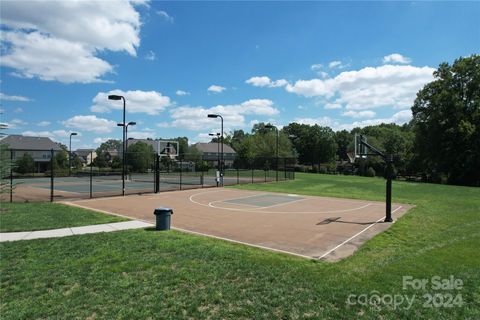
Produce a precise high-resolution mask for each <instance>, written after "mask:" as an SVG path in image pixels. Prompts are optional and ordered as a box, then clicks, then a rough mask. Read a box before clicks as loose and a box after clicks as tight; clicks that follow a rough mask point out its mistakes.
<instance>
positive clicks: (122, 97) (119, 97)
mask: <svg viewBox="0 0 480 320" xmlns="http://www.w3.org/2000/svg"><path fill="white" fill-rule="evenodd" d="M108 100H123V122H122V123H118V124H117V126H119V127H122V131H123V144H122V158H123V159H122V160H123V161H122V195H123V196H124V195H125V140H126V139H125V97H124V96H119V95H115V94H111V95H109V96H108Z"/></svg>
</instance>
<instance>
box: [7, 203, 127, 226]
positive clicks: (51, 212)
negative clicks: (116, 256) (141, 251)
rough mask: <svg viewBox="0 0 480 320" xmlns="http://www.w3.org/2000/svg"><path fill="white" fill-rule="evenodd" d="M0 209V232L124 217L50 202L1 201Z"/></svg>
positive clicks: (72, 224)
mask: <svg viewBox="0 0 480 320" xmlns="http://www.w3.org/2000/svg"><path fill="white" fill-rule="evenodd" d="M1 208H2V210H1V211H0V232H13V231H33V230H45V229H57V228H66V227H80V226H87V225H90V224H101V223H110V222H119V221H125V220H127V219H125V218H121V217H115V216H110V215H106V214H101V213H98V212H93V211H90V210H85V209H81V208H74V207H70V206H66V205H63V204H57V203H50V202H36V203H2V205H1Z"/></svg>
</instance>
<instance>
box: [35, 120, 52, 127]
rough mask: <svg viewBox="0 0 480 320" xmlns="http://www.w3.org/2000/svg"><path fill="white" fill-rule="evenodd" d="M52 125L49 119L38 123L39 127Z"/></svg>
mask: <svg viewBox="0 0 480 320" xmlns="http://www.w3.org/2000/svg"><path fill="white" fill-rule="evenodd" d="M49 125H50V122H49V121H40V122H38V123H37V126H39V127H48V126H49Z"/></svg>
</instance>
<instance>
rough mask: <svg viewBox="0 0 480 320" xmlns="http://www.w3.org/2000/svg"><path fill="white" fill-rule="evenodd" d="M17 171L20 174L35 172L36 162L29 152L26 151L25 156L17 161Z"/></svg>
mask: <svg viewBox="0 0 480 320" xmlns="http://www.w3.org/2000/svg"><path fill="white" fill-rule="evenodd" d="M15 168H16V169H15V171H16V172H18V173H20V174H26V173H33V172H34V171H35V162H34V161H33V158H32V156H31V155H30V154H29V153H26V152H25V153H24V154H23V156H22V157H21V158H20V159H18V160H17V161H16V162H15Z"/></svg>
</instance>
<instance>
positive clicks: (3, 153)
mask: <svg viewBox="0 0 480 320" xmlns="http://www.w3.org/2000/svg"><path fill="white" fill-rule="evenodd" d="M10 152H12V151H11V150H10V149H9V148H8V145H6V144H2V145H0V194H3V193H6V192H9V191H10V179H9V177H10V171H11V169H12V167H13V163H12V162H11V160H10ZM12 187H13V186H12Z"/></svg>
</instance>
